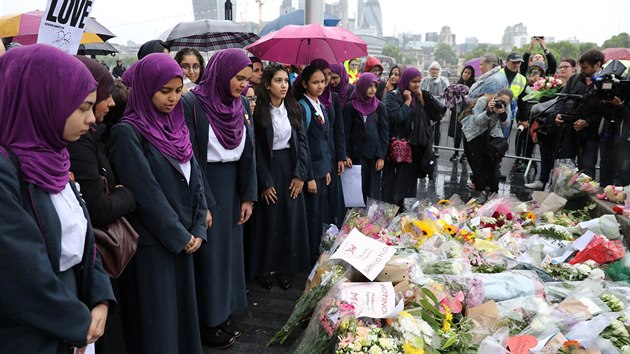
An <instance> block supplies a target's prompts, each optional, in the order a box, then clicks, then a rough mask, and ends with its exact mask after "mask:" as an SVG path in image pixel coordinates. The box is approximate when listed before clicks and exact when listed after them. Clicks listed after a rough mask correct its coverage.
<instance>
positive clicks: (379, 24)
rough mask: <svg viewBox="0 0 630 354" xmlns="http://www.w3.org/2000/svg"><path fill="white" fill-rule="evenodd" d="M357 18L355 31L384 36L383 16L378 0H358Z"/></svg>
mask: <svg viewBox="0 0 630 354" xmlns="http://www.w3.org/2000/svg"><path fill="white" fill-rule="evenodd" d="M357 1H358V3H357V9H358V13H357V18H356V23H355V28H354V32H355V33H356V34H365V35H370V36H375V37H383V16H382V14H381V5H380V3H379V2H378V0H357Z"/></svg>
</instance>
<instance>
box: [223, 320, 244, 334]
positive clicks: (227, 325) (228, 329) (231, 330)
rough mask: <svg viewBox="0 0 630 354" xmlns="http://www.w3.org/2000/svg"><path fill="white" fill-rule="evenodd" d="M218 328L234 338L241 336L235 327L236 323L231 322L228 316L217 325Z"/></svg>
mask: <svg viewBox="0 0 630 354" xmlns="http://www.w3.org/2000/svg"><path fill="white" fill-rule="evenodd" d="M219 328H220V329H221V331H223V332H225V333H227V334H229V335H231V336H232V337H234V339H238V337H240V336H241V331H240V330H239V329H238V328H236V325H235V324H234V322H232V320H231V319H229V318H228V319H227V320H225V322H223V323H221V324H220V325H219Z"/></svg>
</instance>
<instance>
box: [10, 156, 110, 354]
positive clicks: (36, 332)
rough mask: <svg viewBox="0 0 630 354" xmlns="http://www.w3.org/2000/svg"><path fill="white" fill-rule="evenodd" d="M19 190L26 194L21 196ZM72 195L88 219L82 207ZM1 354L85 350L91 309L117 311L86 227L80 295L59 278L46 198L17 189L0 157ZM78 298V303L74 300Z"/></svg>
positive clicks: (55, 234) (54, 225)
mask: <svg viewBox="0 0 630 354" xmlns="http://www.w3.org/2000/svg"><path fill="white" fill-rule="evenodd" d="M22 188H24V189H23V190H22ZM73 190H74V192H75V194H76V196H77V199H78V200H79V203H80V204H81V207H82V208H83V214H84V216H85V218H86V219H88V220H90V219H89V215H88V212H87V210H86V208H85V204H84V202H83V201H82V200H81V198H80V197H79V195H78V193H77V191H76V189H75V188H74V185H73ZM0 205H1V206H2V208H0V219H1V220H2V222H0V283H1V284H2V290H1V291H0V343H2V344H0V353H45V354H48V353H55V354H56V353H60V352H61V350H62V348H63V346H64V344H63V342H67V343H70V344H71V345H73V346H77V347H82V346H85V345H86V336H87V331H88V328H89V326H90V322H91V316H90V311H91V309H92V308H93V307H94V306H96V305H97V304H98V303H100V302H103V301H109V302H110V311H112V310H113V307H112V305H115V297H114V294H113V292H112V289H111V284H110V280H109V275H107V273H105V271H104V270H103V267H102V265H101V258H100V256H99V255H98V253H97V252H95V248H94V232H93V230H92V226H91V225H90V223H89V222H88V229H87V234H86V238H85V246H84V251H83V259H82V260H81V263H79V264H77V265H76V266H74V267H73V268H72V270H74V272H75V275H76V279H77V290H78V294H73V293H72V292H70V291H69V290H68V288H67V287H66V286H65V285H64V284H63V282H62V281H61V280H60V279H59V278H58V274H59V273H60V270H59V259H60V257H61V225H60V222H59V216H58V215H57V211H56V210H55V207H54V206H53V204H52V201H51V200H50V196H49V193H47V192H45V191H43V190H41V189H39V187H37V186H34V185H31V184H24V185H23V186H21V185H20V182H19V180H18V173H17V169H16V167H15V165H14V164H13V163H12V162H11V161H10V160H9V159H7V158H5V157H4V156H3V155H0ZM77 295H78V299H77Z"/></svg>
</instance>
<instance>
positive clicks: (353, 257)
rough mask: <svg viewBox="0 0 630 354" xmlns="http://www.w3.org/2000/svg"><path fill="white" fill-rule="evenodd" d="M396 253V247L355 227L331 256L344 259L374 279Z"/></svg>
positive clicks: (367, 276)
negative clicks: (368, 235) (366, 234)
mask: <svg viewBox="0 0 630 354" xmlns="http://www.w3.org/2000/svg"><path fill="white" fill-rule="evenodd" d="M394 253H396V249H395V248H394V247H391V246H388V245H386V244H384V243H382V242H379V241H377V240H375V239H372V238H370V237H367V236H365V235H364V234H362V233H361V232H360V231H359V230H357V229H353V230H352V231H350V234H348V237H346V240H345V241H343V243H342V244H341V246H339V249H338V250H337V252H335V253H334V254H333V255H332V256H331V257H330V258H332V259H343V260H344V261H346V262H348V263H350V264H351V265H352V266H353V267H354V268H355V269H356V270H358V271H359V272H361V273H362V274H363V275H365V277H366V278H368V279H370V281H372V280H374V278H376V276H377V275H378V274H379V273H380V272H381V271H382V270H383V268H385V264H386V263H387V262H388V261H389V259H390V258H392V256H393V255H394Z"/></svg>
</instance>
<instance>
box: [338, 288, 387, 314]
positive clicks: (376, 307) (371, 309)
mask: <svg viewBox="0 0 630 354" xmlns="http://www.w3.org/2000/svg"><path fill="white" fill-rule="evenodd" d="M341 300H342V301H346V302H348V303H350V304H352V306H354V309H355V312H356V317H370V318H386V317H390V316H391V315H392V313H394V312H395V311H394V310H395V309H396V304H395V303H396V293H395V292H394V286H393V285H392V283H391V282H373V283H345V284H343V285H342V287H341Z"/></svg>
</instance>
